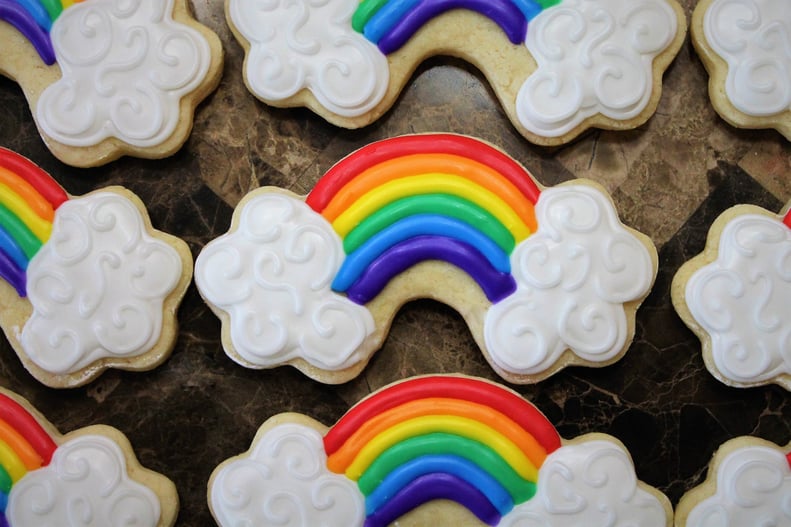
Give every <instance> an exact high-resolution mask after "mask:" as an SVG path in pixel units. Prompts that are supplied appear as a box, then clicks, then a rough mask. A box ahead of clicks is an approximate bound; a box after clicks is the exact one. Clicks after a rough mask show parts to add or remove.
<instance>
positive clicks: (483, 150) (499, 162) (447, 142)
mask: <svg viewBox="0 0 791 527" xmlns="http://www.w3.org/2000/svg"><path fill="white" fill-rule="evenodd" d="M431 153H438V154H454V155H458V156H464V157H467V158H470V159H473V160H475V161H478V162H479V163H482V164H484V165H487V166H489V167H491V168H492V169H494V170H496V171H497V172H499V173H501V174H502V175H503V176H504V177H505V178H506V179H508V180H509V181H510V182H511V183H513V184H514V186H516V188H518V189H519V191H520V192H521V193H522V194H524V195H525V197H527V199H529V200H530V202H531V203H533V204H535V203H536V202H537V201H538V195H539V194H540V193H541V190H540V189H539V188H538V186H537V185H536V183H535V181H533V178H532V177H531V176H530V173H529V172H528V171H527V170H525V169H524V167H522V165H520V164H519V163H517V162H516V161H514V160H513V159H512V158H511V157H509V156H508V155H506V154H504V153H503V152H501V151H500V150H497V149H496V148H494V147H492V146H490V145H488V144H486V143H484V142H482V141H480V140H478V139H474V138H472V137H466V136H463V135H453V134H419V135H405V136H401V137H394V138H391V139H385V140H383V141H378V142H376V143H371V144H370V145H367V146H364V147H363V148H361V149H359V150H357V151H355V152H352V153H351V154H349V155H348V156H346V157H345V158H343V159H341V160H340V161H338V163H336V164H335V166H333V167H332V168H330V169H329V170H328V171H327V173H326V174H324V176H323V177H322V178H321V179H320V180H319V182H318V183H316V186H315V187H314V188H313V190H312V191H311V193H310V194H309V195H308V197H307V199H306V202H307V204H308V205H309V206H310V207H311V208H312V209H313V210H315V211H316V212H321V211H322V210H324V208H325V207H326V206H327V204H328V203H329V202H330V200H332V198H333V197H334V196H335V194H336V193H337V192H338V191H339V190H340V189H341V188H343V186H344V185H345V184H346V183H348V182H349V181H351V180H352V179H354V177H355V176H357V175H358V174H359V173H360V172H362V171H363V170H366V169H368V168H371V167H372V166H374V165H377V164H379V163H382V162H383V161H387V160H389V159H394V158H398V157H403V156H407V155H413V154H431Z"/></svg>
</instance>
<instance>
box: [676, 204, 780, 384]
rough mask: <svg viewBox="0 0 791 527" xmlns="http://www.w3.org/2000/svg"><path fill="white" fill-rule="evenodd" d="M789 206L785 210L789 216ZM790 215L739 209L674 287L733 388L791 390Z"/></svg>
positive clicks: (714, 365) (712, 361) (710, 361)
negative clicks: (767, 386) (774, 386)
mask: <svg viewBox="0 0 791 527" xmlns="http://www.w3.org/2000/svg"><path fill="white" fill-rule="evenodd" d="M788 207H789V206H786V208H785V210H786V211H787V210H788ZM789 254H791V215H790V214H789V213H788V212H786V213H785V214H784V215H777V214H774V213H771V212H769V211H767V210H765V209H762V208H760V207H756V206H752V205H737V206H735V207H732V208H730V209H728V210H727V211H725V212H724V213H723V214H722V215H720V216H719V217H718V218H717V220H716V221H715V222H714V224H713V225H712V227H711V229H710V230H709V235H708V239H707V240H706V248H705V249H704V251H703V252H702V253H701V254H699V255H698V256H696V257H695V258H693V259H692V260H690V261H689V262H687V263H685V264H684V265H683V266H682V267H681V268H680V269H679V270H678V272H677V273H676V276H675V277H674V279H673V287H672V293H673V294H672V297H673V305H674V306H675V308H676V311H678V313H679V315H680V316H681V318H682V319H683V320H684V322H685V323H686V324H687V326H689V327H690V329H692V331H694V332H695V334H696V335H697V336H698V337H699V338H700V340H701V343H702V345H703V359H704V361H705V363H706V367H707V368H708V370H709V371H710V372H711V373H712V375H714V376H715V377H716V378H717V379H719V380H720V381H722V382H724V383H725V384H728V385H730V386H737V387H748V386H757V385H763V384H770V383H775V384H779V385H780V386H783V387H784V388H785V389H787V390H789V389H791V339H789V335H791V311H789V307H791V304H789V298H791V259H790V258H789Z"/></svg>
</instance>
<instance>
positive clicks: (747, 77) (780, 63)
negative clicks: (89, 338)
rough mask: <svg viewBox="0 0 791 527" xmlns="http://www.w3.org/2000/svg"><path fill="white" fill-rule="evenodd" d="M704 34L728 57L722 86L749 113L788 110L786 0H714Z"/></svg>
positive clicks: (790, 69) (789, 23)
mask: <svg viewBox="0 0 791 527" xmlns="http://www.w3.org/2000/svg"><path fill="white" fill-rule="evenodd" d="M703 27H704V34H705V36H706V40H707V41H708V43H709V45H710V46H711V47H712V49H713V50H714V51H715V53H717V54H718V55H719V56H720V57H722V58H723V59H724V60H725V61H726V62H727V63H728V76H727V79H726V81H725V92H726V93H727V95H728V99H730V101H731V103H733V105H734V106H735V107H736V108H738V109H739V110H741V111H742V112H744V113H746V114H750V115H758V116H765V115H773V114H775V113H779V112H783V111H786V110H791V53H789V45H791V40H789V39H791V11H789V10H788V2H787V1H786V0H714V1H713V2H712V4H711V6H710V7H709V9H708V10H707V11H706V14H705V15H704V18H703Z"/></svg>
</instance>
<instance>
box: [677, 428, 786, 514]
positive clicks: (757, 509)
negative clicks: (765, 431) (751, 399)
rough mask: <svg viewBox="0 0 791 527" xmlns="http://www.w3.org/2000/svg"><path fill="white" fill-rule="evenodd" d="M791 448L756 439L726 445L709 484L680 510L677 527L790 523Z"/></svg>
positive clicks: (717, 455)
mask: <svg viewBox="0 0 791 527" xmlns="http://www.w3.org/2000/svg"><path fill="white" fill-rule="evenodd" d="M789 497H791V444H788V445H786V446H785V447H784V448H781V447H779V446H777V445H775V444H774V443H770V442H769V441H765V440H763V439H759V438H757V437H749V436H743V437H737V438H735V439H731V440H730V441H727V442H725V443H724V444H723V445H722V446H720V448H719V449H718V450H717V452H716V453H715V454H714V457H713V459H712V461H711V463H710V464H709V471H708V475H707V476H706V480H705V481H704V482H703V483H701V484H700V485H698V486H697V487H695V488H693V489H692V490H690V491H688V492H687V493H686V494H684V496H682V497H681V500H680V501H679V502H678V506H677V507H676V520H675V525H676V527H706V526H710V525H734V526H735V525H776V526H778V527H779V526H787V525H791V508H789Z"/></svg>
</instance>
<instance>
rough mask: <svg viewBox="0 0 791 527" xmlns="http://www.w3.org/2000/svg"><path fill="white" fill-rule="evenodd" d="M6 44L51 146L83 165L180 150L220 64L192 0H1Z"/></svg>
mask: <svg viewBox="0 0 791 527" xmlns="http://www.w3.org/2000/svg"><path fill="white" fill-rule="evenodd" d="M0 48H2V50H3V52H2V53H0V74H4V75H6V76H8V77H11V78H12V79H15V80H16V81H17V82H19V84H20V86H21V87H22V89H23V90H24V92H25V96H26V97H27V99H28V101H29V103H30V108H31V110H32V112H33V117H34V118H35V120H36V124H37V126H38V129H39V131H40V133H41V136H42V138H43V139H44V141H45V143H46V144H47V146H48V147H49V149H50V150H51V151H52V153H53V154H55V155H56V156H57V157H58V158H59V159H60V160H61V161H63V162H65V163H68V164H70V165H73V166H80V167H86V166H96V165H102V164H105V163H108V162H110V161H112V160H114V159H116V158H118V157H120V156H122V155H132V156H137V157H145V158H162V157H166V156H169V155H171V154H173V153H174V152H176V151H177V150H178V149H179V148H181V145H183V144H184V142H185V141H186V140H187V137H188V136H189V134H190V131H191V129H192V121H193V112H194V109H195V106H196V105H197V104H198V103H200V102H201V101H202V100H203V99H204V98H205V97H206V96H207V95H208V94H209V93H211V92H212V91H213V90H214V88H215V87H216V86H217V85H218V84H219V81H220V76H221V74H222V58H223V53H222V46H221V44H220V40H219V38H218V37H217V35H215V34H214V33H213V32H212V31H210V30H209V29H208V28H206V27H205V26H203V25H201V24H199V23H198V22H196V21H195V20H194V19H193V18H192V16H191V15H190V13H189V7H188V4H187V1H186V0H136V1H134V2H121V1H120V0H84V1H75V0H0Z"/></svg>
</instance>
